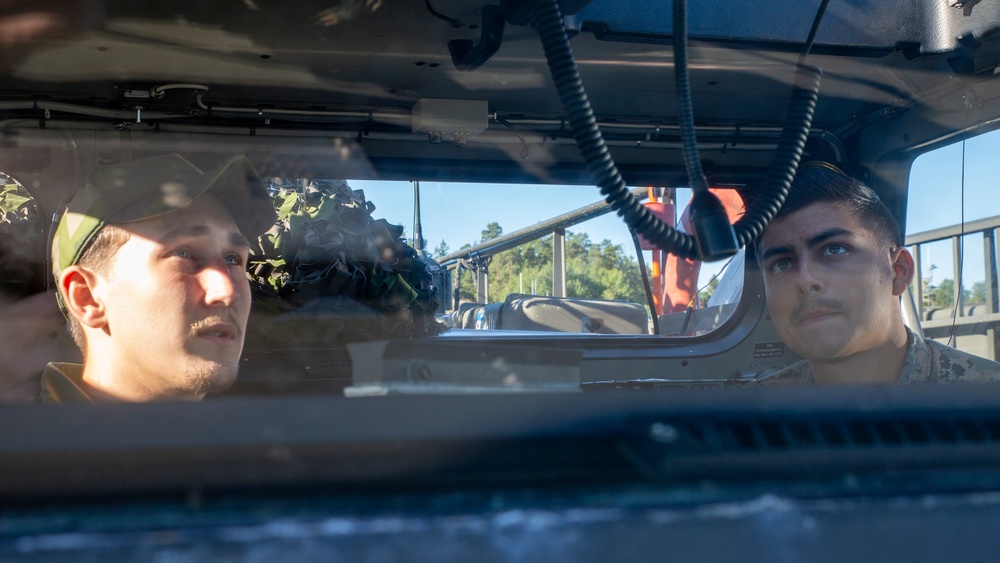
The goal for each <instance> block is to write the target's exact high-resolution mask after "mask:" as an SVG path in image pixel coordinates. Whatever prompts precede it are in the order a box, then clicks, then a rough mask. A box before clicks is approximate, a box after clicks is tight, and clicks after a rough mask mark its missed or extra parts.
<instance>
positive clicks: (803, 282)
mask: <svg viewBox="0 0 1000 563" xmlns="http://www.w3.org/2000/svg"><path fill="white" fill-rule="evenodd" d="M795 283H796V285H797V286H798V288H799V291H801V292H802V293H810V292H817V291H823V289H824V288H825V287H826V284H825V283H824V282H823V278H822V277H821V276H820V275H819V268H818V267H817V265H816V264H815V263H813V262H812V261H811V260H800V261H799V264H798V271H797V272H796V278H795Z"/></svg>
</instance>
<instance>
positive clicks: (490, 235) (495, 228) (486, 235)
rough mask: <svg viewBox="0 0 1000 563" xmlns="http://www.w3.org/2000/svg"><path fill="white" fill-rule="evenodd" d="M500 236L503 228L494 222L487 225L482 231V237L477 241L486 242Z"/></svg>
mask: <svg viewBox="0 0 1000 563" xmlns="http://www.w3.org/2000/svg"><path fill="white" fill-rule="evenodd" d="M502 234H503V228H502V227H501V226H500V223H497V222H496V221H494V222H492V223H490V224H489V225H486V228H485V229H483V237H482V238H481V239H480V240H479V242H486V241H488V240H492V239H495V238H497V237H498V236H500V235H502Z"/></svg>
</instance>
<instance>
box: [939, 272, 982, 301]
mask: <svg viewBox="0 0 1000 563" xmlns="http://www.w3.org/2000/svg"><path fill="white" fill-rule="evenodd" d="M983 294H984V299H983V300H984V301H985V287H984V288H983ZM972 295H973V293H972V292H970V291H969V290H968V289H963V290H962V302H963V303H965V304H968V303H970V302H972ZM931 304H932V305H934V306H935V307H942V308H946V307H954V306H955V281H954V280H950V279H945V280H941V283H940V284H939V285H938V286H937V287H935V288H934V289H933V290H931Z"/></svg>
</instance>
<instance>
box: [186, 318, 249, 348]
mask: <svg viewBox="0 0 1000 563" xmlns="http://www.w3.org/2000/svg"><path fill="white" fill-rule="evenodd" d="M240 332H241V330H240V327H239V326H237V325H236V324H234V323H230V322H226V321H224V320H222V319H219V318H209V319H204V320H202V321H199V322H196V323H194V324H193V325H192V326H191V333H192V335H193V336H195V337H198V338H205V339H209V340H213V341H215V342H219V343H228V342H234V341H235V340H236V339H237V338H238V337H239V336H240Z"/></svg>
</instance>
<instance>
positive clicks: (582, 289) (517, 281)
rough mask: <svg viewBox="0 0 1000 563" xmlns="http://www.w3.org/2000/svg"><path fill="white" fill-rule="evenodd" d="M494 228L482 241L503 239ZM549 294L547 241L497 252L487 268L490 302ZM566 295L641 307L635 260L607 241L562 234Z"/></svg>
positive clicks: (641, 291) (549, 243) (641, 292)
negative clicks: (493, 237)
mask: <svg viewBox="0 0 1000 563" xmlns="http://www.w3.org/2000/svg"><path fill="white" fill-rule="evenodd" d="M502 232H503V230H502V229H501V228H500V226H499V225H497V224H496V223H491V224H489V225H487V228H486V230H484V231H483V236H484V237H486V236H487V235H495V234H498V233H502ZM532 282H534V287H535V292H536V293H537V294H539V295H551V294H552V236H551V235H549V236H545V237H542V238H540V239H537V240H534V241H531V242H528V243H525V244H523V245H521V246H518V247H517V248H512V249H510V250H507V251H504V252H501V253H500V254H497V255H496V256H494V257H493V261H492V263H491V264H490V301H493V302H499V301H503V300H504V299H506V297H507V295H508V294H511V293H521V292H523V293H531V287H532ZM566 294H567V296H569V297H577V298H585V299H621V300H627V301H632V302H636V303H645V302H646V301H645V299H646V296H645V290H644V289H643V286H642V275H641V273H640V272H639V265H638V262H637V261H636V260H635V258H633V257H631V256H630V255H628V254H626V253H625V251H624V250H623V249H622V247H621V245H615V244H612V243H611V241H609V240H604V241H601V242H600V243H596V244H595V243H593V242H592V241H591V240H590V237H589V236H588V235H587V234H586V233H573V232H567V233H566Z"/></svg>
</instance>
